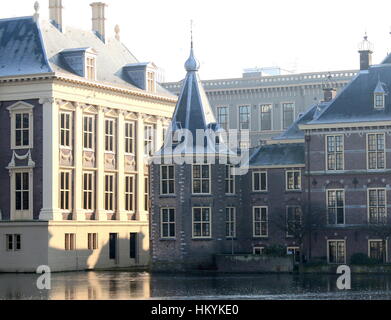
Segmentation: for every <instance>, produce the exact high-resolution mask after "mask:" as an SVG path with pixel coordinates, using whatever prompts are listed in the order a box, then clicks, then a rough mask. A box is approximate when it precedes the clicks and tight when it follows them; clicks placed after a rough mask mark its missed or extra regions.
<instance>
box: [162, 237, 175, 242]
mask: <svg viewBox="0 0 391 320" xmlns="http://www.w3.org/2000/svg"><path fill="white" fill-rule="evenodd" d="M176 240H177V239H176V238H160V239H159V241H163V242H164V241H167V242H173V241H176Z"/></svg>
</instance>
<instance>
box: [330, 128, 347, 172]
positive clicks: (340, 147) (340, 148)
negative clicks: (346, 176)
mask: <svg viewBox="0 0 391 320" xmlns="http://www.w3.org/2000/svg"><path fill="white" fill-rule="evenodd" d="M326 141H327V170H343V169H344V157H343V152H344V142H343V136H341V135H338V136H327V137H326Z"/></svg>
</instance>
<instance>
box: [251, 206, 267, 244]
mask: <svg viewBox="0 0 391 320" xmlns="http://www.w3.org/2000/svg"><path fill="white" fill-rule="evenodd" d="M256 209H260V215H261V216H260V218H261V219H260V220H259V221H258V220H255V211H256ZM263 209H265V210H266V220H265V221H263V220H262V210H263ZM252 211H253V219H252V220H253V221H252V222H253V238H268V237H269V207H267V206H253V210H252ZM256 223H259V224H260V228H259V230H260V232H261V233H262V223H265V224H266V234H265V235H262V234H260V235H257V234H256V233H255V230H256V227H255V225H256Z"/></svg>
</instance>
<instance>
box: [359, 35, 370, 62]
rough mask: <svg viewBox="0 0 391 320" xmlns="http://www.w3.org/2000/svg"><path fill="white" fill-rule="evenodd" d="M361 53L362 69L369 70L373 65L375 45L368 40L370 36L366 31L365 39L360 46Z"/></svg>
mask: <svg viewBox="0 0 391 320" xmlns="http://www.w3.org/2000/svg"><path fill="white" fill-rule="evenodd" d="M358 52H359V54H360V70H368V69H369V67H370V66H371V65H372V53H373V45H372V43H371V42H369V41H368V36H367V34H366V33H365V36H364V40H363V41H361V42H360V44H359V46H358Z"/></svg>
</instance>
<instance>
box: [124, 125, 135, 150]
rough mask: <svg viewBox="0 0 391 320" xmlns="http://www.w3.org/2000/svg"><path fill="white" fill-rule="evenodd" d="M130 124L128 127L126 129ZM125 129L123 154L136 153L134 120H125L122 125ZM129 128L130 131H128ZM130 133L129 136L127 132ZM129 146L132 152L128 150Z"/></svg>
mask: <svg viewBox="0 0 391 320" xmlns="http://www.w3.org/2000/svg"><path fill="white" fill-rule="evenodd" d="M128 126H130V129H128ZM124 130H125V141H124V143H125V154H126V155H135V154H136V149H135V148H136V144H135V134H136V122H135V121H125V125H124ZM129 130H130V132H129ZM129 133H130V134H131V135H130V136H129V135H128V134H129ZM129 147H130V148H131V149H132V150H133V152H129V150H128V148H129Z"/></svg>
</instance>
